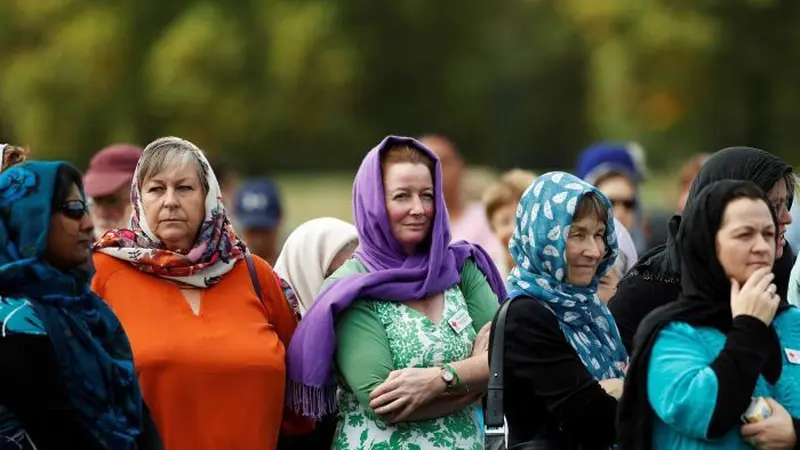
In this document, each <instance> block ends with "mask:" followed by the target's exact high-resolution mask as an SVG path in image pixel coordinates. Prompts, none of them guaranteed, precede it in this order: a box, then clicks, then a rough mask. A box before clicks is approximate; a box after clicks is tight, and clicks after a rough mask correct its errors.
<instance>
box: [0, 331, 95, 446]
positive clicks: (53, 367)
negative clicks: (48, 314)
mask: <svg viewBox="0 0 800 450" xmlns="http://www.w3.org/2000/svg"><path fill="white" fill-rule="evenodd" d="M60 373H61V369H60V367H59V364H58V360H57V359H56V355H55V352H54V351H53V347H52V346H51V344H50V339H49V338H48V337H47V336H33V335H12V336H6V337H3V338H0V404H3V405H5V406H6V407H7V408H8V409H9V410H10V411H11V413H12V414H14V415H15V416H16V418H17V419H18V420H19V421H20V423H21V424H22V426H23V428H24V429H25V431H26V432H27V433H28V435H29V436H30V438H31V440H33V443H34V444H35V445H36V448H38V449H39V450H72V449H75V450H77V449H82V450H83V449H85V450H102V448H101V447H100V445H99V443H98V442H97V440H96V439H95V438H94V437H93V436H92V434H91V432H90V431H89V430H88V429H86V427H85V426H84V425H83V424H82V423H81V422H80V421H79V420H78V417H77V413H76V411H75V409H74V408H73V406H72V402H71V401H70V399H69V397H68V395H67V391H66V387H65V386H64V384H63V383H62V380H61V378H60Z"/></svg>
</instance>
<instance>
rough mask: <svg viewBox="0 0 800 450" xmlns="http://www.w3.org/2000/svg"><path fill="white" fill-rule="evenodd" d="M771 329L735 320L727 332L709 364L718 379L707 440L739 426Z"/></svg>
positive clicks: (746, 319) (757, 322) (748, 320)
mask: <svg viewBox="0 0 800 450" xmlns="http://www.w3.org/2000/svg"><path fill="white" fill-rule="evenodd" d="M769 344H770V329H769V327H768V326H766V325H764V322H762V321H760V320H758V319H756V318H755V317H751V316H738V317H736V318H735V319H733V326H732V327H731V330H730V331H729V332H728V336H727V339H726V341H725V347H723V348H722V351H721V352H720V354H719V356H717V358H716V359H715V360H714V361H713V362H712V363H711V369H712V370H713V371H714V374H715V375H716V377H717V384H718V386H719V387H718V388H717V402H716V405H715V406H714V413H713V414H712V415H711V422H710V423H709V424H708V438H709V439H715V438H718V437H722V436H724V435H725V434H726V433H727V432H728V431H730V430H731V429H733V428H734V427H736V426H737V425H740V424H741V423H742V422H741V416H742V413H743V412H744V411H745V410H746V409H747V406H748V405H749V404H750V398H751V395H752V393H753V390H754V389H755V387H756V381H757V380H758V376H759V373H760V372H761V368H762V367H763V366H764V362H765V361H766V354H767V352H765V351H764V349H765V348H769V347H768V346H769Z"/></svg>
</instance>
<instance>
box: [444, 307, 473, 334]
mask: <svg viewBox="0 0 800 450" xmlns="http://www.w3.org/2000/svg"><path fill="white" fill-rule="evenodd" d="M448 322H449V323H450V327H451V328H453V330H455V332H456V333H458V334H461V332H462V331H464V329H465V328H467V327H468V326H470V325H471V324H472V317H470V316H469V313H468V312H467V310H466V309H459V310H458V311H456V313H455V314H453V315H452V316H451V317H450V320H448Z"/></svg>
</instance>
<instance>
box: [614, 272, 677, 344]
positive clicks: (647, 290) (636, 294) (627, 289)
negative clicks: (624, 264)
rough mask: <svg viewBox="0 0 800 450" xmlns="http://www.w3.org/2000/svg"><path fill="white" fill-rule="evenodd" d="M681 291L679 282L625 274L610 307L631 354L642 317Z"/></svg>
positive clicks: (671, 299)
mask: <svg viewBox="0 0 800 450" xmlns="http://www.w3.org/2000/svg"><path fill="white" fill-rule="evenodd" d="M679 293H680V287H679V286H678V285H677V284H671V283H664V282H660V281H654V280H649V279H644V278H642V277H641V276H639V275H631V276H628V277H625V278H624V279H623V280H622V281H621V282H620V283H619V286H618V287H617V293H616V294H614V297H612V298H611V301H610V302H609V303H608V309H609V310H610V311H611V315H612V316H614V322H615V323H616V324H617V328H618V329H619V334H620V337H621V338H622V343H623V345H625V349H626V350H627V351H628V354H629V355H632V354H633V338H634V336H636V330H637V329H638V328H639V324H640V323H641V322H642V319H644V318H645V316H647V315H648V314H650V313H651V312H652V311H653V310H654V309H656V308H658V307H659V306H662V305H664V304H666V303H669V302H671V301H673V300H675V299H676V298H677V297H678V294H679Z"/></svg>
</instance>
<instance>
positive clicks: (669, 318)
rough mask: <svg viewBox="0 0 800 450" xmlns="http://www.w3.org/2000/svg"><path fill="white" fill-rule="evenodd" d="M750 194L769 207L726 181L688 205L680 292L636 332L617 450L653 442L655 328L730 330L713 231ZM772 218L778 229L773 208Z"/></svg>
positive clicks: (777, 366)
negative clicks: (678, 325)
mask: <svg viewBox="0 0 800 450" xmlns="http://www.w3.org/2000/svg"><path fill="white" fill-rule="evenodd" d="M753 196H756V197H758V198H761V199H762V200H763V201H764V202H766V203H767V205H769V200H768V199H767V197H766V196H765V195H764V194H763V192H762V191H761V190H760V189H757V186H755V185H754V184H753V183H750V182H747V181H733V180H724V181H718V182H715V183H711V184H709V185H708V186H706V187H705V188H704V189H702V190H701V191H700V192H699V193H698V194H696V195H695V196H694V198H693V199H692V200H691V201H690V202H689V203H688V204H687V208H686V211H684V215H683V220H682V221H681V224H680V227H679V229H678V233H677V236H676V239H675V248H677V249H678V251H679V255H678V256H679V259H680V266H681V271H680V280H681V282H680V283H681V295H680V297H679V298H678V300H677V301H675V302H672V303H669V304H667V305H665V306H662V307H660V308H658V309H656V310H655V311H653V312H652V313H651V314H650V315H648V316H647V317H646V318H645V319H644V320H643V321H642V323H641V324H640V326H639V329H638V331H637V332H636V338H635V342H634V352H633V357H632V358H631V364H630V366H629V369H628V373H627V376H626V379H625V387H624V390H623V392H624V394H623V397H622V400H621V401H620V405H619V409H618V429H617V433H618V436H619V439H620V442H619V443H620V449H621V450H633V449H635V450H646V449H649V448H651V446H652V442H651V439H652V424H653V414H654V413H653V411H652V408H651V407H650V402H649V400H648V397H647V372H648V366H649V363H650V355H651V352H652V348H653V345H654V343H655V341H656V337H657V336H658V334H659V332H660V331H661V330H662V329H663V328H664V327H665V326H666V325H667V324H669V323H671V322H685V323H688V324H690V325H692V326H694V327H713V328H716V329H718V330H720V331H721V332H723V333H727V332H728V331H729V330H730V328H731V325H732V322H733V318H732V313H731V307H730V291H731V284H730V281H729V280H728V277H727V276H726V275H725V271H724V270H723V268H722V265H721V264H720V262H719V259H718V258H717V255H716V235H717V232H718V231H719V228H720V225H721V223H722V218H723V213H724V212H725V208H726V206H727V205H728V203H729V202H731V201H732V200H734V199H736V198H742V197H747V198H752V197H753ZM770 210H771V211H772V209H771V208H770ZM772 219H773V221H774V222H775V226H776V229H777V217H776V216H775V212H774V211H772ZM788 308H789V306H788V304H787V303H785V302H784V303H782V304H781V306H779V308H778V314H780V313H781V312H783V311H785V310H786V309H788ZM770 328H771V330H772V345H771V346H770V348H769V349H766V352H767V362H766V363H765V365H764V367H762V369H761V373H762V374H763V375H764V377H765V378H766V379H767V381H768V382H770V383H773V384H774V383H775V382H776V381H777V380H778V378H779V377H780V373H781V367H782V362H781V361H782V359H781V358H782V354H781V348H780V341H779V340H778V335H777V333H776V332H775V330H774V328H772V327H770Z"/></svg>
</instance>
